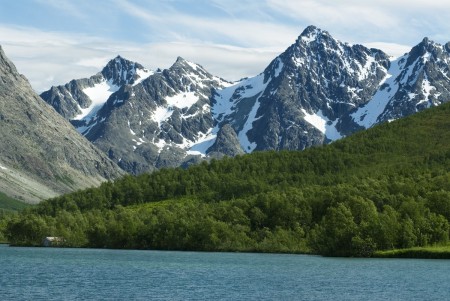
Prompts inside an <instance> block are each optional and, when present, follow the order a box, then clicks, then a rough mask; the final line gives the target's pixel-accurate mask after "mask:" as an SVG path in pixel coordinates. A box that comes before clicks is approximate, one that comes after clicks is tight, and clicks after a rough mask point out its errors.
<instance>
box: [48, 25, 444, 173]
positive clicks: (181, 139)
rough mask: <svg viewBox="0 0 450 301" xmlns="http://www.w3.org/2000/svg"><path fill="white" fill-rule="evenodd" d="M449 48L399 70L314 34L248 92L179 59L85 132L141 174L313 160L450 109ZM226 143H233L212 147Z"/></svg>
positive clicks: (118, 96)
mask: <svg viewBox="0 0 450 301" xmlns="http://www.w3.org/2000/svg"><path fill="white" fill-rule="evenodd" d="M449 45H450V44H446V45H444V46H442V45H439V44H437V43H434V42H432V41H430V40H429V39H428V38H424V39H423V40H422V42H421V43H419V44H418V45H416V46H415V47H413V48H412V49H411V51H410V52H409V53H406V54H405V55H404V56H402V57H401V58H398V59H397V60H391V59H390V57H389V56H388V55H387V54H385V53H384V52H383V51H381V50H378V49H374V48H367V47H365V46H363V45H359V44H355V45H349V44H348V43H343V42H341V41H338V40H336V39H334V38H333V37H332V36H331V35H330V34H329V33H328V32H327V31H324V30H321V29H319V28H317V27H315V26H312V25H311V26H308V27H307V28H305V29H304V30H303V32H302V33H301V34H300V35H299V37H298V38H297V39H296V41H295V42H294V43H293V44H292V45H291V46H289V47H288V48H287V49H286V50H285V51H284V52H283V53H281V54H280V55H278V56H277V57H276V58H274V60H272V62H271V63H269V65H268V66H267V67H266V68H265V69H264V70H263V71H262V72H261V73H260V74H258V75H256V76H254V77H249V78H245V79H242V80H240V81H238V82H233V83H231V82H227V81H225V80H223V79H220V78H218V77H216V76H214V75H212V74H210V73H209V72H207V71H206V70H205V69H204V68H203V67H201V66H200V65H197V64H194V63H191V62H189V61H186V60H185V59H183V58H181V57H178V58H177V59H176V61H175V63H174V64H173V65H172V66H171V67H170V68H168V69H165V70H162V71H161V72H155V73H153V74H151V75H149V76H148V77H146V78H145V79H143V80H142V81H141V82H139V83H137V84H135V85H133V84H129V83H123V85H122V86H120V87H118V88H117V90H115V91H113V92H112V93H111V94H110V96H109V97H110V98H109V99H108V100H107V101H105V103H104V105H103V107H102V108H101V109H99V111H98V112H97V113H98V114H97V115H95V116H93V117H92V118H91V122H90V126H88V127H84V128H82V130H81V131H80V132H82V133H83V134H84V135H85V136H86V137H87V138H88V139H89V140H90V141H91V142H93V143H94V144H96V145H97V146H98V147H99V148H100V149H102V150H103V151H104V152H105V153H107V154H108V155H109V157H110V158H111V159H112V160H113V161H115V162H116V163H117V164H119V166H121V167H122V168H123V169H124V170H126V171H127V172H130V173H133V174H139V173H142V172H145V171H151V170H154V169H157V168H161V167H174V166H180V165H186V164H191V163H193V162H198V161H199V160H202V159H204V158H206V159H207V158H209V157H217V156H219V157H220V156H224V155H228V156H234V155H235V154H237V153H240V152H241V151H244V152H246V153H249V152H253V151H261V150H282V149H289V150H303V149H305V148H308V147H311V146H315V145H321V144H326V143H330V142H332V141H335V140H337V139H340V138H342V137H345V136H347V135H351V134H353V133H355V132H357V131H360V130H363V129H367V128H369V127H371V126H373V125H376V124H379V123H382V122H387V121H391V120H394V119H398V118H402V117H404V116H408V115H410V114H413V113H415V112H417V111H420V110H423V109H425V108H428V107H430V106H435V105H439V104H441V103H443V102H445V101H447V100H448V99H450V94H449V91H448V90H447V88H446V87H447V86H450V80H447V79H446V78H449V76H450V74H448V69H449V68H450V51H449V49H450V46H449ZM132 64H133V63H130V65H132ZM134 64H136V63H134ZM116 69H117V68H116ZM45 93H47V92H45ZM413 94H414V97H412V98H411V97H410V96H411V95H413ZM41 96H42V97H43V98H44V100H46V101H47V102H49V103H51V101H50V100H49V99H51V98H49V97H48V95H46V94H41ZM125 104H127V105H128V106H135V108H131V107H129V108H128V109H125V108H120V107H123V106H124V105H125ZM112 116H113V117H112ZM109 118H113V119H111V120H110V119H109ZM124 120H126V123H124ZM72 123H73V124H74V125H75V126H77V127H80V126H81V125H82V124H80V123H78V121H76V120H75V121H74V120H72ZM113 124H114V125H118V124H122V125H121V126H120V127H119V126H116V128H115V129H114V126H113ZM143 124H144V125H145V126H143ZM225 125H226V126H227V129H226V130H225V132H226V133H227V135H222V134H223V131H221V128H222V126H225ZM127 131H128V132H129V134H131V135H129V134H127V133H126V132H127ZM119 132H120V133H119ZM233 132H234V133H233ZM133 133H134V134H133ZM219 133H221V138H225V137H226V139H222V140H221V141H220V145H221V147H219V148H217V147H212V146H213V145H214V144H215V142H216V139H217V137H218V134H219ZM105 135H107V137H106V136H105ZM114 136H117V137H118V138H117V139H116V140H115V141H114V138H113V137H114ZM233 136H236V137H237V140H238V141H239V144H240V145H239V147H237V146H236V143H235V139H234V138H232V137H233ZM130 144H131V145H132V147H131V151H132V152H134V154H129V153H130ZM225 144H229V145H225ZM218 149H221V150H222V151H221V152H218V151H217V150H218ZM210 152H211V153H214V154H209V153H210Z"/></svg>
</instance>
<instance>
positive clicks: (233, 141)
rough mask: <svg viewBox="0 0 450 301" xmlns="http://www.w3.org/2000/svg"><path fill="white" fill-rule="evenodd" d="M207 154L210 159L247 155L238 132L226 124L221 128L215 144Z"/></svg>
mask: <svg viewBox="0 0 450 301" xmlns="http://www.w3.org/2000/svg"><path fill="white" fill-rule="evenodd" d="M206 152H207V153H208V156H210V157H222V156H230V157H234V156H236V155H242V154H244V153H245V152H244V150H243V149H242V147H241V144H240V142H239V139H238V137H237V135H236V132H235V131H234V130H233V128H232V127H231V125H229V124H225V125H224V126H222V127H221V128H220V130H219V132H218V133H217V137H216V140H215V142H214V144H213V145H212V146H211V147H210V148H208V149H207V151H206Z"/></svg>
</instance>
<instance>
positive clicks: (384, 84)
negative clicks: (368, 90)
mask: <svg viewBox="0 0 450 301" xmlns="http://www.w3.org/2000/svg"><path fill="white" fill-rule="evenodd" d="M407 57H408V55H404V56H402V57H400V58H398V59H396V60H394V61H392V62H391V66H390V68H389V70H388V72H387V75H386V76H385V78H384V79H383V80H382V81H381V82H380V88H379V89H378V90H377V92H376V93H375V95H374V96H373V97H372V99H371V100H370V101H369V102H368V103H367V104H365V105H364V106H362V107H360V108H359V109H358V110H357V111H356V112H355V113H353V114H351V115H350V116H351V117H352V118H353V120H354V121H355V122H356V123H357V124H359V125H361V126H363V127H365V128H366V129H367V128H370V127H372V126H373V125H374V124H376V122H377V120H378V117H379V116H380V115H381V114H382V113H383V112H384V110H385V109H386V106H387V105H388V103H389V101H390V100H391V99H392V98H393V97H394V95H395V93H396V92H397V91H398V89H399V84H400V83H402V82H403V81H404V78H405V77H409V76H410V74H411V73H412V69H413V68H411V67H410V68H409V69H411V70H407V71H406V74H405V73H404V74H403V78H402V79H401V80H400V81H399V79H398V77H399V76H400V74H401V73H402V70H403V66H404V64H405V62H406V60H407ZM403 72H404V71H403Z"/></svg>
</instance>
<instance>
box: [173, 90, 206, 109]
mask: <svg viewBox="0 0 450 301" xmlns="http://www.w3.org/2000/svg"><path fill="white" fill-rule="evenodd" d="M198 99H199V97H198V93H196V92H183V93H179V94H175V95H173V96H167V97H166V98H165V100H166V102H167V105H168V106H170V107H177V108H180V109H183V108H190V107H191V106H193V105H194V104H195V103H196V102H197V101H198Z"/></svg>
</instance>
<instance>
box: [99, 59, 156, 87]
mask: <svg viewBox="0 0 450 301" xmlns="http://www.w3.org/2000/svg"><path fill="white" fill-rule="evenodd" d="M140 72H142V73H148V70H146V69H145V68H144V67H143V66H142V65H141V64H138V63H135V62H132V61H129V60H127V59H125V58H123V57H121V56H120V55H118V56H117V57H115V58H114V59H112V60H110V61H109V62H108V64H107V65H106V66H105V68H103V70H102V72H101V74H102V75H103V76H104V78H105V79H107V80H109V81H111V83H112V84H114V85H116V86H123V85H125V84H128V85H132V84H134V83H135V82H136V80H138V79H139V78H140V77H142V76H141V75H140V74H139V73H140Z"/></svg>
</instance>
